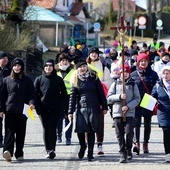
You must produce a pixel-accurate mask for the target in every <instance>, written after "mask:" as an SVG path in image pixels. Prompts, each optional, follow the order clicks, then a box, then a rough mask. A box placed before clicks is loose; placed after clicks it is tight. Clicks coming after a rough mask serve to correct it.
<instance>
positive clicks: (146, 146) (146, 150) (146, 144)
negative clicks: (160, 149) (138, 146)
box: [143, 142, 149, 153]
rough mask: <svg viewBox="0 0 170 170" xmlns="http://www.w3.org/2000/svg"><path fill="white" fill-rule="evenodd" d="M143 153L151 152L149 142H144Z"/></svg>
mask: <svg viewBox="0 0 170 170" xmlns="http://www.w3.org/2000/svg"><path fill="white" fill-rule="evenodd" d="M143 153H149V150H148V143H147V142H143Z"/></svg>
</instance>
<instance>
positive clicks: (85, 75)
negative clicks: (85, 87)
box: [78, 71, 89, 81]
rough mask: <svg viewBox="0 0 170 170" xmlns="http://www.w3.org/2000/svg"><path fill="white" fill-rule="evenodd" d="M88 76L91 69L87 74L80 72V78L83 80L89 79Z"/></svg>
mask: <svg viewBox="0 0 170 170" xmlns="http://www.w3.org/2000/svg"><path fill="white" fill-rule="evenodd" d="M88 77H89V71H87V72H86V73H85V74H80V73H78V78H79V79H80V80H81V81H85V80H87V78H88Z"/></svg>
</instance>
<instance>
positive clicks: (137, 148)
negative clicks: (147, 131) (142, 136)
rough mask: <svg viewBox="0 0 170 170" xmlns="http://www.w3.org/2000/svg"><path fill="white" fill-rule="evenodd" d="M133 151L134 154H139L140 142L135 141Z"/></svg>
mask: <svg viewBox="0 0 170 170" xmlns="http://www.w3.org/2000/svg"><path fill="white" fill-rule="evenodd" d="M133 152H135V153H136V155H139V152H140V143H139V142H136V143H135V146H134V147H133Z"/></svg>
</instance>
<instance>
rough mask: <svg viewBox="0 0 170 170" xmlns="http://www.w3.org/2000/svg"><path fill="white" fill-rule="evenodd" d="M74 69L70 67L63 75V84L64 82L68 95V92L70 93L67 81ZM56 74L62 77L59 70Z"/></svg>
mask: <svg viewBox="0 0 170 170" xmlns="http://www.w3.org/2000/svg"><path fill="white" fill-rule="evenodd" d="M74 71H75V70H74V69H71V70H70V71H69V72H68V74H67V75H66V76H65V77H64V79H63V80H64V84H65V86H66V90H67V94H68V95H70V93H71V91H70V90H71V85H70V83H69V80H70V76H71V75H72V73H73V72H74ZM57 75H58V76H60V77H61V78H63V77H62V74H61V72H60V71H59V72H57Z"/></svg>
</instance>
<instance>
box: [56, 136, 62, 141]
mask: <svg viewBox="0 0 170 170" xmlns="http://www.w3.org/2000/svg"><path fill="white" fill-rule="evenodd" d="M61 142H62V138H61V136H59V135H58V136H57V143H61Z"/></svg>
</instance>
